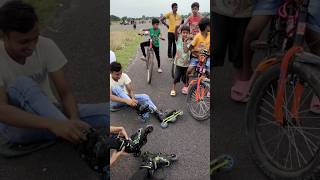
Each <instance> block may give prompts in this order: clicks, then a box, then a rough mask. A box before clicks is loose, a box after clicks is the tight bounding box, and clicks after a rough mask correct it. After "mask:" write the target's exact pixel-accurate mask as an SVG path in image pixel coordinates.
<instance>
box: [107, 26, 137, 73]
mask: <svg viewBox="0 0 320 180" xmlns="http://www.w3.org/2000/svg"><path fill="white" fill-rule="evenodd" d="M137 33H138V31H134V30H117V31H111V32H110V49H111V50H112V51H113V52H115V54H116V57H117V62H119V63H121V64H122V65H123V67H125V68H126V67H127V66H128V64H129V62H130V59H131V58H132V57H133V56H134V55H135V54H136V52H137V48H138V47H139V44H140V42H141V41H142V40H143V38H142V37H141V36H138V35H137Z"/></svg>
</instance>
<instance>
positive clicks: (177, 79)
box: [173, 66, 182, 84]
mask: <svg viewBox="0 0 320 180" xmlns="http://www.w3.org/2000/svg"><path fill="white" fill-rule="evenodd" d="M181 76H182V71H181V67H180V66H176V70H175V74H174V81H173V83H174V84H177V83H179V82H180V79H181Z"/></svg>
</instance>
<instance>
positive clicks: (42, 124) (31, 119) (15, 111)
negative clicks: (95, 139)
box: [0, 87, 89, 143]
mask: <svg viewBox="0 0 320 180" xmlns="http://www.w3.org/2000/svg"><path fill="white" fill-rule="evenodd" d="M0 122H2V123H5V124H8V125H10V126H14V127H17V128H36V129H48V130H49V131H51V132H52V133H54V134H55V135H57V136H58V137H61V138H63V139H66V140H68V141H70V142H73V143H77V142H80V141H82V140H86V137H85V136H84V135H83V134H82V131H81V130H83V129H88V128H89V127H88V126H87V124H85V123H82V122H80V121H79V122H78V121H73V122H72V121H61V120H57V119H51V118H45V117H41V116H38V115H35V114H32V113H29V112H26V111H23V110H21V109H19V108H16V107H15V106H11V105H9V104H8V100H7V96H6V91H5V89H4V87H0Z"/></svg>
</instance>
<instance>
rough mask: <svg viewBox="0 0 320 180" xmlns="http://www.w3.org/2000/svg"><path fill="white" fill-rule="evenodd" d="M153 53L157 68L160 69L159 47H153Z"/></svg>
mask: <svg viewBox="0 0 320 180" xmlns="http://www.w3.org/2000/svg"><path fill="white" fill-rule="evenodd" d="M153 50H154V53H155V54H156V58H157V62H158V68H160V66H161V64H160V52H159V47H153Z"/></svg>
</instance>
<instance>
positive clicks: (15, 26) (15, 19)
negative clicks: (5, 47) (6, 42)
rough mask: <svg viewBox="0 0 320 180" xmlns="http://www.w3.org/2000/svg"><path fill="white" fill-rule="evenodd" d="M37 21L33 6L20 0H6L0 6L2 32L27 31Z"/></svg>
mask: <svg viewBox="0 0 320 180" xmlns="http://www.w3.org/2000/svg"><path fill="white" fill-rule="evenodd" d="M38 21H39V20H38V16H37V14H36V12H35V10H34V8H33V7H32V6H31V5H30V4H27V3H25V2H23V1H21V0H14V1H8V2H6V3H5V4H4V5H3V6H2V7H1V8H0V30H1V31H2V32H4V33H7V32H14V31H15V32H20V33H27V32H29V31H31V30H32V29H33V28H34V26H35V24H36V23H38Z"/></svg>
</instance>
